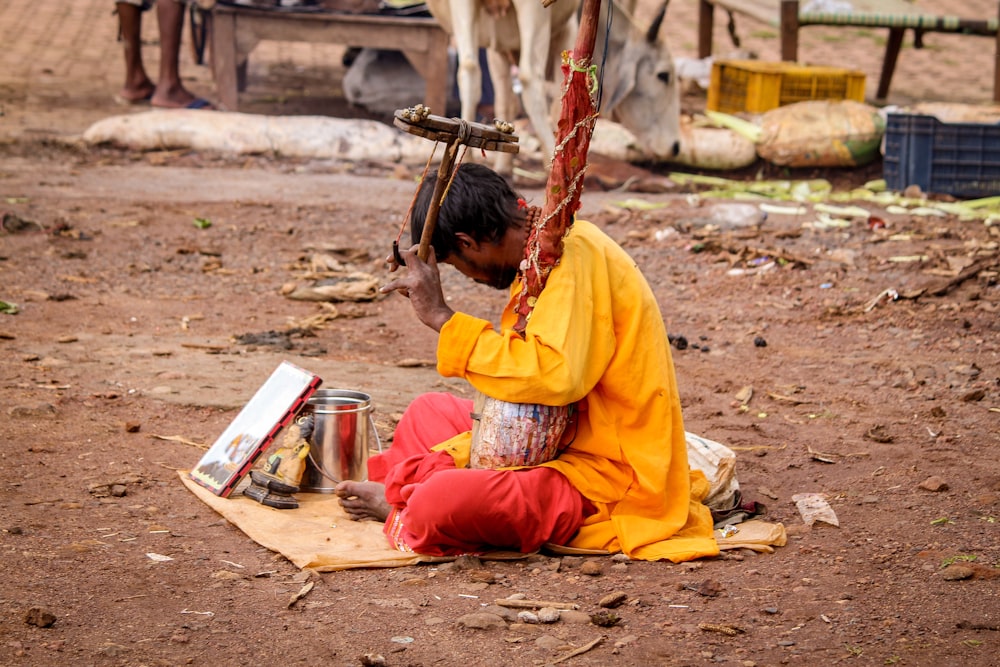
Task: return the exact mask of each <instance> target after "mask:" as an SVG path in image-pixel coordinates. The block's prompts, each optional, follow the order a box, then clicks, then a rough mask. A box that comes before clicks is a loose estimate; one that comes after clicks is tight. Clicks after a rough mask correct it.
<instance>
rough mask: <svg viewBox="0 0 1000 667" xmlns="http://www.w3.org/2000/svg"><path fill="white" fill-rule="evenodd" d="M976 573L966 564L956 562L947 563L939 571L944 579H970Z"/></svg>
mask: <svg viewBox="0 0 1000 667" xmlns="http://www.w3.org/2000/svg"><path fill="white" fill-rule="evenodd" d="M975 574H976V572H975V570H973V569H972V568H971V567H969V566H968V565H959V564H957V563H955V564H952V565H949V566H948V567H946V568H945V569H944V571H943V572H941V578H942V579H944V580H945V581H963V580H965V579H971V578H972V577H973V576H974V575H975Z"/></svg>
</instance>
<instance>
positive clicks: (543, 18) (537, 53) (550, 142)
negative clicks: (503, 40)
mask: <svg viewBox="0 0 1000 667" xmlns="http://www.w3.org/2000/svg"><path fill="white" fill-rule="evenodd" d="M516 7H517V27H518V31H519V33H520V35H521V58H520V61H519V63H518V69H519V74H520V77H521V84H522V85H523V86H524V89H523V91H522V93H521V103H522V104H523V105H524V111H525V113H526V114H528V118H529V119H531V124H532V126H534V128H535V133H536V134H537V135H538V139H539V141H541V142H542V150H543V152H544V153H545V159H546V160H551V159H552V152H553V151H554V150H555V135H554V132H553V129H552V123H551V121H550V119H549V113H548V111H549V105H548V100H547V98H546V94H545V88H546V78H545V69H546V65H547V64H548V56H549V44H550V43H551V41H552V18H551V10H550V9H546V8H545V7H543V6H542V3H540V2H538V1H537V0H528V2H520V3H517V4H516Z"/></svg>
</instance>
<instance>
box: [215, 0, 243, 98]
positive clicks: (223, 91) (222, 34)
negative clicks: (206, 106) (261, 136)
mask: <svg viewBox="0 0 1000 667" xmlns="http://www.w3.org/2000/svg"><path fill="white" fill-rule="evenodd" d="M212 75H213V76H214V78H215V88H216V92H217V94H218V96H219V107H220V108H221V109H223V110H224V111H236V110H237V107H238V106H239V92H238V91H237V85H236V84H237V81H236V78H237V77H236V17H235V15H233V14H231V13H221V12H219V13H216V15H215V16H214V17H213V20H212Z"/></svg>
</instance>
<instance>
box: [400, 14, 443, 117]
mask: <svg viewBox="0 0 1000 667" xmlns="http://www.w3.org/2000/svg"><path fill="white" fill-rule="evenodd" d="M448 40H449V37H448V35H447V33H445V32H440V34H436V35H434V36H433V37H432V38H431V43H430V44H429V45H428V48H427V50H426V51H409V50H406V51H403V55H405V56H406V59H407V60H409V61H410V64H411V65H413V69H415V70H417V74H419V75H420V76H421V77H422V78H423V80H424V106H426V107H428V108H429V109H430V110H431V113H434V114H437V115H439V116H447V114H448V112H447V106H448Z"/></svg>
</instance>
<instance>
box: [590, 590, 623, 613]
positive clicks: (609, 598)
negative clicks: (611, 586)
mask: <svg viewBox="0 0 1000 667" xmlns="http://www.w3.org/2000/svg"><path fill="white" fill-rule="evenodd" d="M626 600H628V593H626V592H624V591H615V592H614V593H609V594H608V595H605V596H604V597H602V598H601V600H600V602H598V603H597V606H598V607H604V608H605V609H614V608H616V607H620V606H622V604H624V603H625V601H626Z"/></svg>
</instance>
